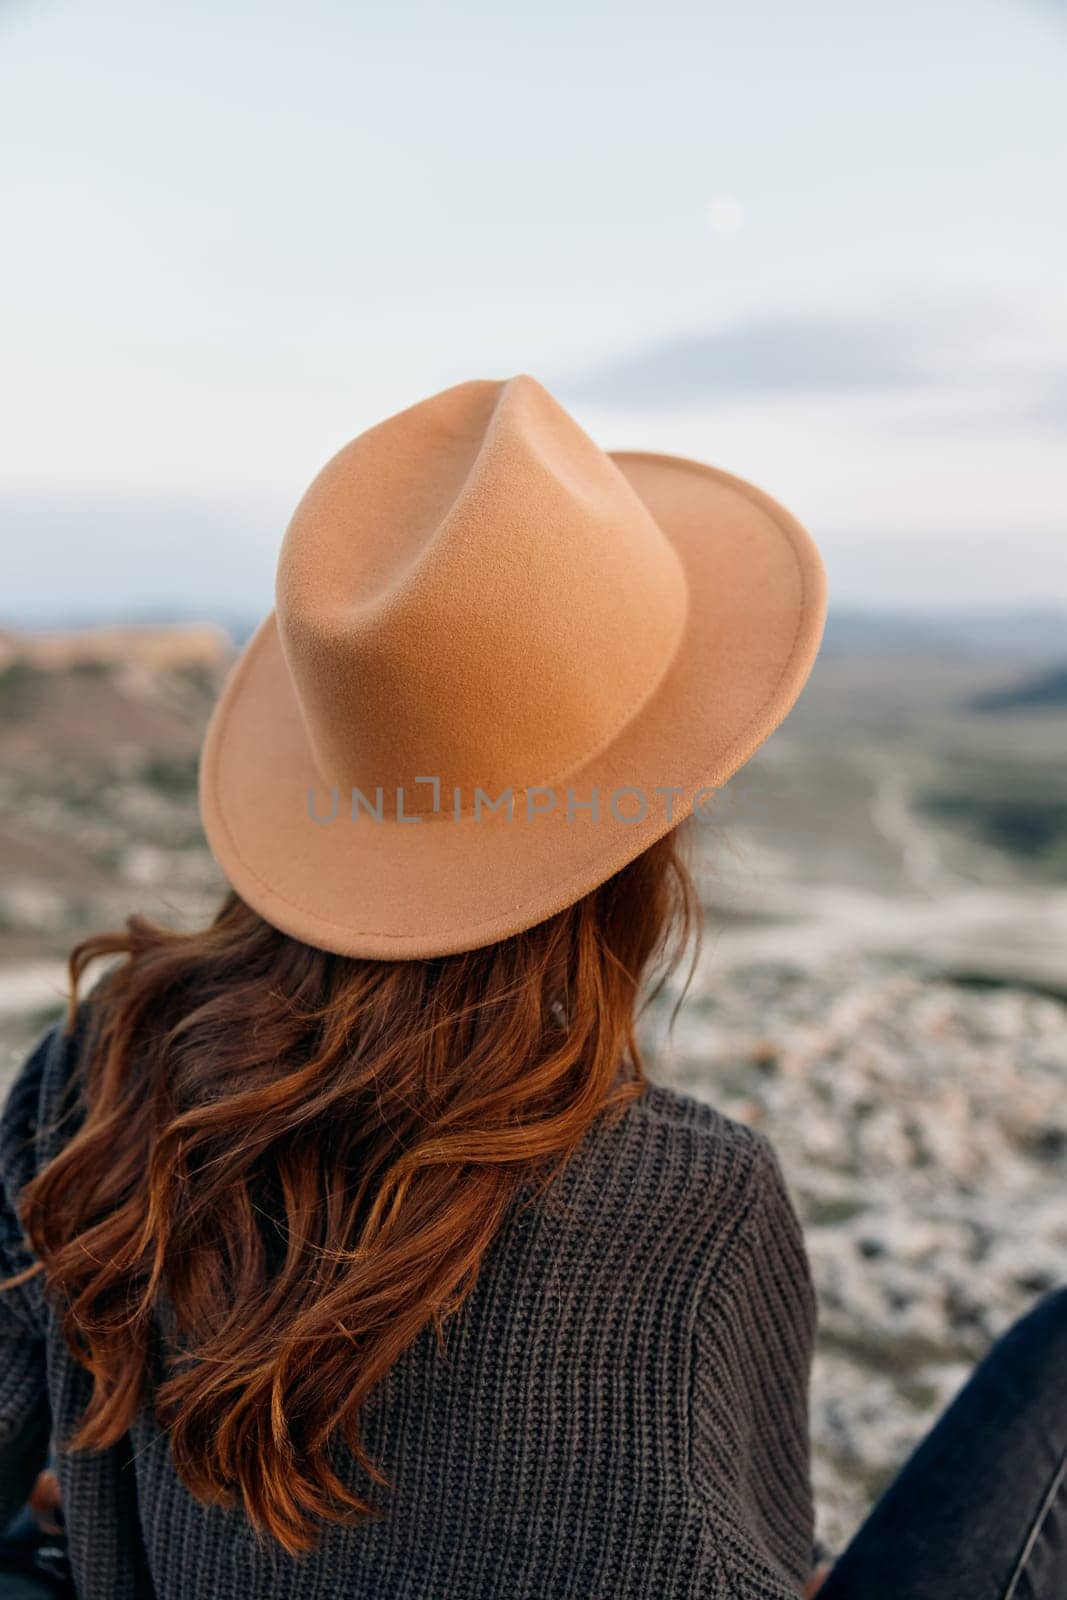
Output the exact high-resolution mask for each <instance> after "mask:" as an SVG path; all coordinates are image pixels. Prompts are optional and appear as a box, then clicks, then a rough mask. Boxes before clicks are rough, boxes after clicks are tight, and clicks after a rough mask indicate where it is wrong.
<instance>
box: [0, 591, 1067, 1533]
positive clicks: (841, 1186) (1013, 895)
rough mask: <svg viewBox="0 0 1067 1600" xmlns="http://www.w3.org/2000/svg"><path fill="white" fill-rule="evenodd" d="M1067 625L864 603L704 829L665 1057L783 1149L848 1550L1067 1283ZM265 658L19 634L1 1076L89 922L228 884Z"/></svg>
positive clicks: (129, 633) (821, 1446) (674, 1074)
mask: <svg viewBox="0 0 1067 1600" xmlns="http://www.w3.org/2000/svg"><path fill="white" fill-rule="evenodd" d="M1063 638H1064V625H1063V619H1062V618H1058V617H1055V616H1053V615H1052V614H1046V615H1042V614H1038V613H1035V614H1033V615H1031V616H1028V617H1009V616H1007V615H1004V616H1000V617H996V616H993V615H990V616H987V617H985V618H983V619H981V620H980V621H978V620H976V621H975V623H974V625H973V627H972V626H968V627H966V628H962V627H960V626H958V625H953V626H950V625H949V624H947V623H946V624H944V625H943V626H941V627H939V626H938V624H937V623H936V621H935V620H928V621H927V622H926V623H925V624H924V625H923V627H922V629H921V630H918V631H917V630H916V629H915V628H914V626H913V625H912V624H910V623H909V622H908V621H907V620H906V619H900V618H891V617H881V618H876V617H874V616H867V617H861V616H849V615H847V614H846V615H843V616H839V617H836V618H832V619H831V623H830V626H829V629H828V635H827V642H826V646H825V649H824V653H823V655H822V656H821V658H820V661H819V663H818V665H817V667H816V670H815V673H814V675H813V678H812V680H811V682H810V684H809V686H808V689H807V691H806V693H805V696H804V697H803V699H802V701H801V703H800V706H799V707H798V709H797V711H796V712H795V713H794V716H793V717H792V718H791V719H790V721H789V722H788V723H787V724H786V725H785V726H784V727H783V728H782V729H780V730H779V731H778V733H776V734H775V735H774V736H773V737H772V739H771V740H770V741H769V743H768V744H767V745H766V746H765V748H764V750H763V751H762V752H761V753H760V754H759V755H758V756H757V757H756V759H755V760H754V761H753V762H752V764H751V765H750V766H749V767H747V768H745V769H743V771H742V773H740V774H739V775H738V777H737V778H736V779H734V780H733V782H732V783H731V784H729V785H728V786H727V787H726V789H725V790H724V791H723V792H722V794H721V797H720V804H719V807H718V809H717V810H713V811H712V813H711V814H710V815H709V817H708V819H707V820H705V821H702V822H700V823H696V824H694V825H692V827H691V839H692V844H693V848H694V854H695V857H696V860H697V863H698V866H699V874H700V884H701V888H702V892H703V896H704V900H705V906H706V919H705V929H704V949H703V953H702V956H701V961H700V965H699V967H698V969H697V972H696V975H695V978H694V981H693V983H692V986H691V988H690V990H689V993H688V996H687V998H686V1004H685V1007H684V1008H683V1010H682V1011H681V1013H680V1014H679V1016H678V1018H677V1020H676V1022H675V1025H674V1027H673V1029H670V1028H669V1026H668V1024H669V1020H670V1018H669V1013H670V1010H671V1007H672V1005H673V1002H674V1001H675V1000H676V999H677V997H678V985H677V984H674V985H672V986H671V987H670V988H669V989H668V991H667V992H666V994H665V995H664V996H663V997H662V999H661V1001H660V1003H659V1004H658V1005H657V1006H656V1008H655V1009H654V1010H653V1012H652V1013H651V1014H650V1016H649V1017H648V1018H647V1019H646V1037H647V1041H648V1044H649V1048H650V1071H651V1074H652V1076H654V1077H657V1078H660V1079H663V1080H666V1081H669V1082H673V1083H675V1084H677V1085H678V1086H680V1087H683V1088H685V1089H687V1090H688V1091H689V1092H691V1093H695V1094H698V1095H701V1096H704V1097H708V1098H711V1099H713V1100H714V1101H715V1102H716V1103H717V1104H718V1105H719V1106H720V1107H721V1108H722V1109H723V1110H725V1111H727V1112H728V1113H729V1114H731V1115H733V1116H737V1117H740V1118H742V1119H744V1120H746V1121H749V1122H752V1123H753V1124H755V1125H757V1126H760V1127H762V1128H763V1129H764V1130H765V1131H767V1132H768V1133H769V1134H771V1136H772V1137H773V1139H774V1141H775V1144H776V1146H777V1148H778V1149H779V1151H780V1154H781V1158H782V1161H783V1164H784V1166H785V1169H786V1172H787V1176H788V1178H789V1181H790V1184H791V1187H792V1189H793V1192H794V1195H795V1196H796V1199H797V1203H798V1206H799V1208H800V1210H801V1212H802V1214H803V1217H804V1220H805V1223H806V1226H807V1234H808V1242H809V1249H810V1251H811V1254H812V1257H813V1262H814V1267H815V1271H816V1275H817V1279H818V1283H819V1290H820V1296H821V1312H822V1327H821V1339H820V1349H819V1360H818V1366H817V1372H816V1409H815V1430H816V1445H817V1453H816V1459H817V1470H818V1482H819V1494H820V1506H821V1516H822V1526H823V1531H824V1534H825V1536H826V1537H828V1538H829V1539H831V1540H840V1539H841V1538H843V1537H845V1536H846V1535H847V1532H848V1530H849V1529H850V1527H851V1526H853V1525H854V1523H855V1520H856V1518H857V1517H859V1516H860V1515H861V1514H862V1511H863V1509H864V1507H865V1505H866V1503H867V1501H868V1499H869V1498H870V1497H871V1496H872V1495H874V1494H875V1493H876V1492H877V1491H878V1489H879V1488H880V1487H881V1485H882V1484H883V1483H884V1481H885V1480H886V1477H887V1476H888V1475H889V1474H890V1473H891V1471H892V1470H893V1468H894V1467H895V1465H897V1464H898V1463H899V1461H900V1459H901V1457H902V1453H903V1452H904V1451H905V1449H906V1448H907V1446H908V1444H909V1443H910V1442H911V1441H912V1440H913V1439H915V1438H916V1437H917V1436H918V1433H919V1432H920V1431H921V1429H922V1427H923V1426H924V1425H925V1423H926V1422H927V1421H928V1420H929V1417H930V1416H931V1414H932V1412H933V1411H934V1410H935V1409H936V1408H937V1407H938V1406H939V1405H940V1404H942V1403H943V1402H944V1401H945V1399H947V1398H948V1396H949V1395H950V1394H951V1392H952V1390H953V1388H954V1387H955V1386H956V1385H957V1384H958V1383H959V1382H961V1381H962V1378H963V1376H964V1374H965V1371H966V1369H967V1366H968V1364H969V1363H971V1362H973V1360H975V1359H977V1358H978V1357H979V1356H980V1355H981V1353H982V1351H983V1350H984V1349H985V1347H986V1345H987V1344H988V1341H989V1340H990V1338H992V1337H993V1335H994V1334H995V1333H996V1332H998V1331H1000V1329H1001V1328H1002V1327H1004V1326H1005V1325H1006V1324H1007V1322H1008V1321H1009V1320H1010V1319H1011V1317H1012V1316H1013V1315H1014V1314H1016V1313H1017V1312H1018V1311H1020V1310H1021V1309H1022V1308H1023V1307H1025V1306H1026V1305H1028V1304H1029V1303H1030V1302H1031V1301H1032V1300H1033V1299H1034V1298H1035V1297H1036V1296H1037V1295H1038V1294H1040V1293H1041V1292H1043V1291H1044V1290H1045V1289H1048V1288H1051V1287H1052V1286H1053V1285H1054V1284H1056V1283H1058V1282H1060V1281H1062V1279H1063V1277H1064V1267H1065V1262H1067V1204H1065V1202H1064V1193H1065V1185H1067V760H1065V759H1064V755H1063V752H1064V750H1065V748H1067V700H1065V696H1064V690H1063V679H1064V672H1063V665H1064V659H1065V656H1064V652H1063ZM234 649H235V642H234V640H233V639H232V638H231V636H230V635H229V634H228V633H227V632H226V631H225V630H224V629H223V628H222V627H221V626H218V625H200V626H193V625H183V626H171V627H166V626H161V625H157V626H156V627H142V628H138V629H115V628H110V629H109V628H101V629H97V630H89V631H85V632H82V633H75V634H70V633H66V634H57V633H38V634H34V635H18V634H13V633H7V634H6V635H4V636H3V637H2V639H0V661H2V665H0V774H2V777H0V785H2V788H0V795H2V808H0V809H2V815H3V822H2V826H0V1080H2V1081H5V1082H6V1081H7V1079H8V1078H9V1076H10V1074H11V1073H12V1072H13V1071H14V1070H15V1068H16V1066H17V1063H18V1061H19V1059H20V1056H21V1053H22V1052H23V1051H24V1050H25V1048H26V1047H27V1045H28V1044H29V1043H30V1041H31V1040H32V1039H33V1038H34V1037H35V1035H36V1034H37V1032H38V1031H39V1030H40V1028H41V1027H42V1026H43V1025H44V1024H45V1022H46V1021H48V1020H49V1019H50V1018H51V1017H53V1016H54V1015H55V1014H57V1011H58V1009H59V1007H60V1004H61V996H62V992H63V987H64V972H63V960H64V957H65V954H66V951H67V950H68V948H69V946H70V944H71V942H72V941H73V940H74V939H75V938H77V937H78V936H79V935H80V934H83V933H87V932H89V931H91V930H94V929H99V928H101V927H105V926H108V925H118V924H119V923H120V922H121V920H122V919H123V918H124V917H125V916H126V915H127V913H128V912H129V911H130V910H132V909H137V910H140V911H143V912H145V913H147V914H149V915H151V916H154V917H158V918H162V919H164V920H165V921H167V922H169V923H171V924H176V925H184V926H190V925H193V924H194V923H195V922H196V921H197V920H199V919H202V918H203V917H205V916H206V915H208V914H209V913H210V911H211V909H212V907H213V905H214V904H215V903H216V901H217V899H218V897H219V895H220V894H221V892H222V890H223V882H222V879H221V878H220V876H219V873H218V871H217V869H216V867H215V865H214V863H213V861H212V859H211V857H210V855H209V853H208V851H207V848H206V845H205V843H204V840H203V836H202V834H201V830H200V825H199V818H198V813H197V806H196V774H197V754H198V748H199V742H200V738H201V733H202V730H203V727H204V723H205V721H206V717H207V715H208V712H209V710H210V706H211V704H212V702H213V698H214V696H215V694H216V692H217V689H218V686H219V684H220V682H221V681H222V678H223V677H224V675H225V671H226V669H227V667H228V665H229V663H230V661H231V659H232V656H233V653H234ZM1057 685H1059V687H1058V689H1057Z"/></svg>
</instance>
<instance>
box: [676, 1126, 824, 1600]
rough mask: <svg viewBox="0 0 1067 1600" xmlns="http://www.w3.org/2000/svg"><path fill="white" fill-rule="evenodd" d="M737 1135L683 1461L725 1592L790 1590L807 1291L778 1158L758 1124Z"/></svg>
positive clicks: (796, 1538)
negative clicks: (736, 1198) (711, 1536)
mask: <svg viewBox="0 0 1067 1600" xmlns="http://www.w3.org/2000/svg"><path fill="white" fill-rule="evenodd" d="M745 1138H746V1139H747V1140H748V1141H749V1142H750V1154H751V1161H750V1165H749V1168H748V1176H747V1185H746V1191H745V1198H744V1200H743V1202H742V1203H741V1206H740V1208H739V1211H738V1213H737V1217H736V1221H735V1225H734V1227H735V1231H734V1237H733V1239H732V1240H731V1241H730V1244H729V1247H728V1248H727V1249H726V1250H724V1251H723V1252H722V1254H721V1255H719V1257H718V1259H717V1262H716V1264H715V1268H714V1273H713V1275H712V1277H711V1279H710V1281H709V1282H708V1283H707V1284H706V1285H705V1287H704V1291H703V1295H702V1300H701V1307H700V1314H699V1317H698V1324H697V1346H696V1361H695V1375H694V1396H693V1411H694V1415H693V1437H694V1453H695V1460H694V1467H695V1471H696V1477H697V1481H698V1483H699V1485H700V1487H701V1490H702V1494H703V1499H704V1504H705V1507H706V1511H707V1515H708V1518H709V1521H710V1522H711V1524H712V1527H713V1528H714V1531H715V1535H716V1541H717V1544H718V1547H719V1551H720V1557H721V1560H722V1562H723V1565H724V1567H725V1570H726V1574H727V1578H728V1593H729V1594H730V1595H731V1597H736V1600H796V1597H797V1596H798V1595H800V1593H801V1591H802V1589H803V1586H804V1584H805V1583H806V1581H807V1579H808V1577H809V1575H810V1572H811V1565H812V1546H813V1539H814V1512H813V1502H812V1490H811V1461H810V1440H809V1421H808V1387H809V1379H810V1372H811V1357H812V1347H813V1343H814V1334H815V1318H816V1311H815V1296H814V1291H813V1288H812V1284H811V1275H810V1270H809V1266H808V1259H807V1253H806V1251H805V1248H804V1242H803V1238H802V1235H801V1230H800V1223H799V1221H798V1218H797V1215H796V1212H795V1210H794V1208H793V1205H792V1202H791V1200H790V1198H789V1194H788V1192H787V1190H786V1187H785V1183H784V1180H783V1177H782V1173H781V1169H780V1167H779V1165H778V1160H777V1157H776V1156H775V1154H774V1151H773V1149H772V1148H771V1146H770V1144H769V1143H768V1141H767V1140H766V1139H765V1138H764V1137H763V1136H762V1135H761V1134H757V1133H753V1132H751V1131H750V1130H745Z"/></svg>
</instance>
